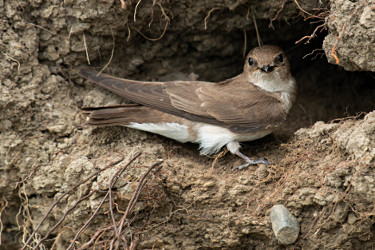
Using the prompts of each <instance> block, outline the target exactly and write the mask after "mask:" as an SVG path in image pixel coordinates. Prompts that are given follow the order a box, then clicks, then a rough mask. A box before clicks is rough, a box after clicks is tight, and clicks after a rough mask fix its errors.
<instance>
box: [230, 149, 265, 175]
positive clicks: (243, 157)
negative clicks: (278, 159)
mask: <svg viewBox="0 0 375 250" xmlns="http://www.w3.org/2000/svg"><path fill="white" fill-rule="evenodd" d="M235 154H236V155H238V156H239V157H241V158H242V159H244V160H245V161H246V163H245V164H242V165H240V166H237V167H235V168H233V172H234V171H236V170H241V169H244V168H247V167H248V166H250V165H257V164H266V165H267V166H268V165H271V164H272V163H270V162H269V161H266V160H265V159H264V158H260V159H258V160H251V159H250V158H249V157H247V156H246V155H243V154H242V153H241V152H240V151H237V152H235Z"/></svg>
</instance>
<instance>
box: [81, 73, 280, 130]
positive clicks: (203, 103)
mask: <svg viewBox="0 0 375 250" xmlns="http://www.w3.org/2000/svg"><path fill="white" fill-rule="evenodd" d="M80 75H81V76H83V77H85V78H87V79H89V80H92V81H94V82H96V83H97V84H99V85H100V86H102V87H104V88H106V89H108V90H110V91H112V92H114V93H116V94H118V95H120V96H123V97H126V98H127V99H129V100H131V101H134V102H136V103H139V104H142V105H145V106H148V107H151V108H155V109H157V110H160V111H163V112H166V113H169V114H172V115H176V116H179V117H183V118H186V119H189V120H193V121H200V122H205V123H209V124H214V125H219V126H224V127H227V128H229V129H231V130H232V131H234V132H243V133H245V132H246V133H247V132H252V131H257V130H259V129H265V128H269V127H272V126H277V125H278V124H279V123H280V122H282V121H284V120H285V118H286V111H285V108H284V105H283V104H282V103H281V102H280V101H279V100H278V99H277V98H276V97H275V95H274V94H269V93H268V92H266V91H262V90H260V89H258V88H257V87H255V86H253V85H252V84H250V83H248V82H244V81H243V80H242V77H241V75H240V76H238V77H235V78H233V79H230V80H227V81H226V82H223V83H220V84H214V83H210V82H200V81H191V82H189V81H172V82H141V81H133V80H127V79H122V78H116V77H112V76H109V75H106V74H100V75H99V76H97V72H95V71H92V70H89V69H82V70H80Z"/></svg>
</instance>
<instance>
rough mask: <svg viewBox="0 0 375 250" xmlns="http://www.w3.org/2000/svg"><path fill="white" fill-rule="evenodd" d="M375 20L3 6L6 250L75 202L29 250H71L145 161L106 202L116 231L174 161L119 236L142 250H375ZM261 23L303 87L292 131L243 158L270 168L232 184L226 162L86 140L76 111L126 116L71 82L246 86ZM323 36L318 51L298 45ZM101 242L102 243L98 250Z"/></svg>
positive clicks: (309, 4)
mask: <svg viewBox="0 0 375 250" xmlns="http://www.w3.org/2000/svg"><path fill="white" fill-rule="evenodd" d="M374 13H375V7H374V2H373V1H357V2H351V1H342V0H332V1H330V2H325V1H285V2H280V1H275V0H267V1H259V2H258V3H257V2H254V3H248V1H244V0H243V1H242V0H239V1H233V0H225V1H185V0H184V1H166V0H160V1H145V0H143V1H134V0H124V1H120V0H118V1H114V0H106V1H93V0H92V1H83V0H82V1H81V0H80V1H71V0H66V1H57V0H53V1H40V0H36V1H3V0H0V27H1V29H0V38H1V39H0V56H1V60H0V197H1V198H0V213H1V224H0V229H1V230H2V237H1V247H3V248H4V249H19V248H20V246H22V245H23V243H24V242H25V241H26V240H27V239H28V237H29V236H30V234H31V233H32V232H33V230H34V229H35V228H36V226H37V225H38V224H39V222H41V221H42V218H43V217H44V216H45V215H46V214H47V212H48V210H49V208H50V207H51V206H52V205H53V204H54V202H56V201H57V199H59V198H60V197H61V196H62V195H63V194H64V193H66V192H67V191H68V190H70V189H71V188H72V187H74V186H77V187H76V188H75V189H74V190H73V191H71V192H69V193H68V194H67V195H66V197H65V198H63V199H62V200H60V201H59V202H58V203H57V205H56V206H54V208H53V209H52V210H51V212H49V213H48V215H47V217H46V220H45V221H44V222H43V223H42V224H41V226H40V227H39V229H38V230H37V232H36V234H35V235H34V236H33V237H32V240H31V241H30V244H31V245H32V246H35V245H36V244H37V242H38V241H39V240H40V239H41V238H43V237H44V236H45V235H46V234H47V233H49V236H48V237H47V239H46V240H45V241H43V242H42V244H43V245H44V246H45V247H46V248H48V249H49V248H54V249H66V248H67V247H68V246H69V245H70V244H71V241H72V240H73V239H74V237H75V235H76V234H77V232H78V230H79V229H80V228H81V227H82V226H83V225H84V224H85V223H86V222H87V221H88V219H89V217H90V216H91V215H93V214H94V211H95V210H96V208H97V207H98V205H99V203H100V202H101V201H102V200H103V198H104V197H105V195H106V192H107V191H108V189H109V186H110V184H111V182H112V180H113V177H114V176H116V173H117V171H118V170H119V169H120V168H121V167H123V166H125V164H126V163H127V162H128V161H129V159H130V158H131V157H132V156H134V155H136V154H137V153H141V155H140V156H139V157H137V158H136V159H135V161H134V162H133V163H132V164H131V165H130V166H128V168H127V169H126V170H125V171H124V172H123V173H122V174H121V176H120V177H119V179H118V181H117V182H116V183H115V184H114V186H113V188H112V198H111V199H112V201H113V202H114V206H113V218H114V220H115V221H120V220H121V217H122V216H123V214H124V211H125V210H126V208H127V206H128V204H129V200H131V198H132V197H133V195H134V193H135V191H136V189H137V187H138V184H139V183H140V178H141V176H142V175H143V174H144V173H145V172H146V170H147V168H148V167H149V166H151V165H152V164H153V163H156V162H158V161H159V159H163V160H164V161H163V163H162V165H161V166H162V168H161V169H160V170H159V171H158V172H154V173H153V174H150V175H149V177H150V179H149V180H148V182H147V184H146V185H145V186H144V189H143V190H142V192H141V194H140V196H139V199H138V200H137V203H135V206H134V207H133V209H132V210H131V211H130V213H128V217H127V218H128V219H129V221H128V224H126V226H125V227H124V230H123V232H124V233H123V236H124V238H125V239H126V240H127V241H128V244H129V245H130V243H132V244H133V246H136V247H137V248H138V249H144V248H165V249H196V248H204V249H214V248H215V249H218V248H220V249H222V248H224V249H279V248H280V249H284V248H289V247H290V248H294V249H302V248H304V249H305V248H309V249H369V248H374V247H375V238H374V235H375V234H374V233H375V227H374V225H375V224H374V223H375V221H374V215H375V214H374V211H375V207H374V204H375V202H374V201H375V174H374V168H375V166H374V159H375V112H372V111H373V109H374V105H375V99H374V98H373V97H374V96H375V84H374V73H373V72H375V65H374V64H373V62H374V61H375V51H374V47H373V46H371V45H372V44H373V43H374V25H373V24H374V20H375V19H374V18H372V17H373V16H374ZM253 16H254V17H255V18H256V19H257V25H258V28H259V31H260V35H261V37H262V40H263V42H264V43H265V44H276V45H279V46H281V47H282V48H284V49H285V50H286V52H287V54H288V56H289V59H290V61H291V65H292V72H293V75H294V76H295V77H296V79H297V82H298V87H299V97H298V99H297V101H296V103H295V104H294V107H293V109H292V111H291V114H290V116H289V118H288V120H287V122H286V123H285V126H284V127H283V128H281V129H280V130H278V131H277V132H275V133H274V135H271V136H268V137H266V138H263V139H261V140H258V141H255V142H249V143H245V144H243V152H244V153H245V154H246V155H248V156H250V157H253V158H259V157H265V158H267V159H268V160H269V161H270V162H272V163H274V164H273V165H270V166H268V167H267V166H263V165H259V166H254V167H251V168H249V169H246V170H243V171H241V172H235V173H232V171H231V170H232V168H233V167H235V166H237V165H239V164H241V163H242V162H241V160H240V159H238V158H237V157H235V156H233V155H230V154H224V153H223V154H221V155H218V156H217V157H216V158H215V157H207V156H202V155H200V154H199V152H198V150H197V145H193V144H180V143H177V142H174V141H171V140H169V139H166V138H162V137H159V136H156V135H152V134H148V133H144V132H141V131H136V130H131V129H127V128H122V127H109V128H91V127H86V126H85V125H84V122H85V117H84V116H83V115H82V114H81V113H80V110H79V107H82V106H85V107H87V106H90V107H93V106H103V105H114V104H119V103H126V102H127V100H123V99H122V98H120V97H118V96H115V95H114V94H111V93H109V92H108V91H105V90H103V89H101V88H99V87H96V86H95V85H94V84H92V83H90V82H87V81H84V80H83V79H81V78H80V77H79V76H78V75H77V74H76V71H77V69H79V68H81V67H85V66H88V65H90V67H95V68H97V69H98V70H100V69H102V68H104V67H106V71H107V72H109V73H111V74H114V75H116V76H120V77H127V78H132V79H142V80H176V79H178V80H183V79H193V78H198V79H200V80H207V81H220V80H224V79H226V78H228V77H232V76H234V75H236V74H238V73H240V72H241V70H242V67H243V53H244V51H245V52H247V51H249V50H250V49H251V48H252V47H254V46H257V39H256V32H255V29H254V23H253ZM323 23H325V24H326V26H324V25H323V26H321V28H319V29H318V31H317V32H316V33H315V34H316V35H317V37H314V38H312V39H309V37H305V38H304V39H303V40H302V41H301V42H298V43H297V44H296V41H298V40H300V39H301V38H303V37H304V36H309V35H311V34H313V32H314V29H315V28H316V27H317V26H318V25H321V24H323ZM325 27H327V28H328V31H326V30H325ZM343 27H346V28H345V29H344V28H343ZM336 38H337V39H338V40H336ZM323 40H324V42H323ZM336 41H337V43H336ZM333 48H335V52H336V54H335V55H336V56H337V58H338V61H337V60H336V58H335V57H334V56H332V49H333ZM322 49H324V52H323V50H322ZM324 53H325V55H326V56H327V58H326V57H325V55H324ZM327 60H328V62H330V63H333V64H339V65H340V66H342V67H343V68H344V69H342V68H339V67H338V66H337V65H332V64H329V63H328V62H327ZM107 66H108V67H107ZM346 70H349V71H353V70H360V71H368V72H348V71H346ZM361 112H362V113H361ZM120 159H123V161H122V162H121V163H119V164H118V165H116V166H114V167H109V168H108V169H107V170H104V171H102V172H101V173H98V174H96V175H95V174H94V173H95V172H96V171H98V170H99V169H102V168H104V167H106V166H110V165H111V163H113V162H115V161H118V160H120ZM91 174H94V176H93V177H92V178H90V179H89V180H87V181H85V179H87V178H88V177H89V176H90V175H91ZM80 182H82V184H81V183H80ZM91 192H94V193H92V194H91ZM89 194H90V196H89V197H87V198H84V197H85V196H86V195H89ZM80 198H84V199H82V200H80ZM77 201H79V203H78V204H77V205H75V204H76V203H77ZM109 204H110V203H109V200H108V199H106V200H105V201H104V203H103V206H102V208H101V209H100V210H99V211H98V213H96V215H95V216H94V218H93V220H91V222H90V224H89V225H88V227H87V229H86V230H85V231H84V232H83V233H82V234H81V235H80V236H79V237H78V238H77V240H76V247H77V248H79V247H81V246H83V245H84V244H85V243H88V242H90V239H94V240H96V241H93V244H96V246H97V247H99V248H100V247H104V248H109V242H110V241H111V239H113V234H114V229H113V228H112V229H111V226H112V225H113V220H112V216H111V212H110V211H111V207H110V205H109ZM274 204H284V205H285V206H286V207H287V208H288V209H289V210H290V211H291V212H292V213H293V214H294V215H295V216H296V217H297V219H298V221H299V223H300V226H301V234H300V236H299V238H298V240H297V241H296V242H295V243H294V244H293V245H291V246H282V245H279V244H278V242H277V240H276V239H275V237H274V235H273V232H272V229H271V224H270V218H269V213H270V209H271V207H272V206H273V205H274ZM73 206H76V207H75V209H72V210H68V209H70V208H72V207H73ZM66 212H67V216H66V217H65V220H64V221H63V222H62V224H61V225H60V226H59V227H57V228H56V229H54V230H52V229H53V226H54V225H55V224H56V223H57V222H58V221H59V220H60V219H61V218H62V217H63V216H64V213H66ZM105 228H109V230H106V231H100V230H102V229H105ZM96 232H99V233H100V232H103V234H100V236H99V234H97V235H96V237H97V238H93V237H94V236H95V233H96ZM98 236H99V237H98ZM90 247H93V245H90Z"/></svg>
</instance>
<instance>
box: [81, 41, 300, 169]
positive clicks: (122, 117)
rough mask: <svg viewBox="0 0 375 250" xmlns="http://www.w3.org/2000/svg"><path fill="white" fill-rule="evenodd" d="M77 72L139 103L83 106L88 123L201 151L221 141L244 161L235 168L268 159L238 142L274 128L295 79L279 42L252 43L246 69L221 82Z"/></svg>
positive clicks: (216, 147) (288, 103) (211, 150)
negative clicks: (123, 128)
mask: <svg viewBox="0 0 375 250" xmlns="http://www.w3.org/2000/svg"><path fill="white" fill-rule="evenodd" d="M79 74H80V75H81V76H83V77H85V78H87V79H89V80H91V81H93V82H95V83H97V84H98V85H100V86H102V87H104V88H106V89H108V90H110V91H112V92H114V93H116V94H118V95H120V96H123V97H125V98H127V99H129V100H131V101H133V102H135V103H137V104H129V105H118V106H109V107H98V108H84V109H82V110H83V111H84V112H85V113H88V114H89V116H88V121H87V123H88V124H89V125H94V126H115V125H121V126H126V127H129V128H135V129H139V130H144V131H148V132H151V133H155V134H159V135H163V136H165V137H168V138H172V139H174V140H177V141H179V142H193V143H199V144H200V150H201V153H203V154H213V153H217V152H218V151H219V150H220V149H221V148H222V147H223V146H225V145H226V147H227V149H228V150H229V151H230V152H231V153H233V154H236V155H238V156H239V157H241V158H242V159H244V160H245V161H246V163H245V164H243V165H241V166H238V167H236V168H235V169H242V168H244V167H247V166H249V165H251V164H259V163H264V164H269V162H267V161H266V160H264V159H262V158H261V159H259V160H251V159H250V158H249V157H247V156H245V155H243V154H242V153H241V152H240V151H239V149H240V144H239V142H243V141H252V140H256V139H259V138H261V137H264V136H266V135H268V134H270V133H272V132H273V131H274V130H275V128H277V127H278V126H279V125H280V124H281V123H282V122H283V121H285V119H286V117H287V114H288V113H289V110H290V108H291V107H292V103H293V101H294V100H295V97H296V89H297V87H296V81H295V79H294V78H293V76H292V75H291V73H290V69H289V62H288V59H287V57H286V55H285V53H284V51H283V50H282V49H281V48H279V47H277V46H270V45H265V46H261V47H257V48H254V49H253V50H251V51H250V53H249V54H248V55H247V57H246V62H245V66H244V70H243V73H242V74H240V75H238V76H236V77H233V78H231V79H228V80H225V81H222V82H219V83H212V82H204V81H170V82H144V81H134V80H128V79H122V78H116V77H113V76H110V75H106V74H99V75H97V72H95V71H93V70H91V69H81V70H80V72H79Z"/></svg>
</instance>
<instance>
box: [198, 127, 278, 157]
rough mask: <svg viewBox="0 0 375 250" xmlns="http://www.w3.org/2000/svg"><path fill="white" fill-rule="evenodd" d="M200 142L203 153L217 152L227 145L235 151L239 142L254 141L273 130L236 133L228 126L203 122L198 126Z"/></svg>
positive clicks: (232, 151)
mask: <svg viewBox="0 0 375 250" xmlns="http://www.w3.org/2000/svg"><path fill="white" fill-rule="evenodd" d="M196 128H197V129H196V130H197V132H198V133H197V135H198V138H197V140H196V142H197V143H199V144H200V146H199V149H200V150H201V153H202V154H207V155H210V154H215V153H217V152H219V151H220V149H221V148H222V147H223V146H225V145H227V148H228V150H229V151H230V152H231V153H235V152H236V151H237V150H238V149H239V148H240V146H239V144H238V142H243V141H253V140H256V139H259V138H262V137H264V136H266V135H268V134H270V133H271V132H272V130H260V131H256V132H251V133H248V134H235V133H233V132H232V131H230V130H229V129H227V128H222V127H218V126H214V125H209V124H204V123H201V124H199V125H197V126H196Z"/></svg>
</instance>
